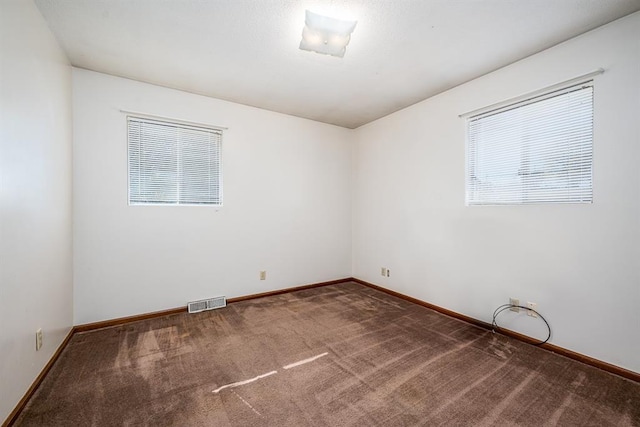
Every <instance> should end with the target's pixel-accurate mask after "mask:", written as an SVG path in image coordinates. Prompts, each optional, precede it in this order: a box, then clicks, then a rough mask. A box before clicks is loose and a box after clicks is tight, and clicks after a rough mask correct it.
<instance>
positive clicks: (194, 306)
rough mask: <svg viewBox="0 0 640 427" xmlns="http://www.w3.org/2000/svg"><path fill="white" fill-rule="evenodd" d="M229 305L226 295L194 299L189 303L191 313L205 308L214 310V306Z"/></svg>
mask: <svg viewBox="0 0 640 427" xmlns="http://www.w3.org/2000/svg"><path fill="white" fill-rule="evenodd" d="M226 306H227V299H226V298H225V297H215V298H209V299H203V300H200V301H192V302H190V303H189V313H199V312H201V311H205V310H213V309H214V308H222V307H226Z"/></svg>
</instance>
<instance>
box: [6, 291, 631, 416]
mask: <svg viewBox="0 0 640 427" xmlns="http://www.w3.org/2000/svg"><path fill="white" fill-rule="evenodd" d="M552 326H553V325H552ZM16 424H17V425H20V426H34V425H37V426H112V425H113V426H122V425H124V426H140V425H145V426H165V425H171V426H413V425H425V426H437V425H446V426H510V425H520V426H542V425H562V426H632V425H635V426H640V384H638V383H634V382H632V381H629V380H626V379H623V378H620V377H617V376H615V375H611V374H608V373H606V372H603V371H600V370H598V369H595V368H592V367H589V366H587V365H583V364H581V363H578V362H575V361H572V360H569V359H566V358H564V357H561V356H558V355H555V354H552V353H550V352H548V351H545V350H542V349H539V348H536V347H533V346H530V345H526V344H523V343H520V342H518V341H515V340H512V339H510V338H507V337H504V336H500V335H497V334H496V335H494V334H492V333H491V332H489V331H486V330H483V329H480V328H477V327H474V326H471V325H469V324H466V323H463V322H461V321H458V320H455V319H452V318H449V317H447V316H444V315H441V314H439V313H436V312H434V311H431V310H429V309H426V308H423V307H421V306H417V305H413V304H411V303H408V302H406V301H403V300H399V299H397V298H394V297H391V296H389V295H386V294H384V293H381V292H378V291H376V290H373V289H370V288H367V287H365V286H362V285H359V284H356V283H345V284H339V285H333V286H326V287H322V288H315V289H311V290H306V291H299V292H295V293H290V294H283V295H278V296H273V297H266V298H261V299H256V300H250V301H244V302H239V303H235V304H231V305H229V306H228V307H227V308H224V309H220V310H216V311H211V312H206V313H199V314H191V315H189V314H186V313H185V314H178V315H172V316H166V317H163V318H158V319H153V320H149V321H142V322H137V323H132V324H129V325H126V326H121V327H113V328H108V329H103V330H98V331H92V332H87V333H82V334H76V335H75V336H74V337H73V338H72V340H71V341H70V343H69V345H68V346H67V348H66V350H65V351H64V352H63V354H62V356H61V358H60V359H59V360H58V362H57V363H56V364H55V366H54V367H53V369H52V370H51V372H50V373H49V375H48V376H47V378H46V379H45V380H44V382H43V383H42V385H41V387H40V388H39V389H38V391H37V392H36V394H35V395H34V397H33V398H32V399H31V401H30V402H29V403H28V405H27V407H26V409H25V410H24V411H23V413H22V414H21V416H20V418H19V419H18V420H17V423H16Z"/></svg>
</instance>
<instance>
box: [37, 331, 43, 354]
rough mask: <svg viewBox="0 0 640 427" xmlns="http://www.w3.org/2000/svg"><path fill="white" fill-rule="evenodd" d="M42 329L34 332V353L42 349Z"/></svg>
mask: <svg viewBox="0 0 640 427" xmlns="http://www.w3.org/2000/svg"><path fill="white" fill-rule="evenodd" d="M42 338H43V336H42V328H40V329H38V330H37V331H36V351H38V350H40V349H41V348H42Z"/></svg>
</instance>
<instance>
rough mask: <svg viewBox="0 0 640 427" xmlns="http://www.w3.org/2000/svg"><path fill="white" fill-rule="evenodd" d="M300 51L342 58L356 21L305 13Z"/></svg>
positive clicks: (309, 12)
mask: <svg viewBox="0 0 640 427" xmlns="http://www.w3.org/2000/svg"><path fill="white" fill-rule="evenodd" d="M304 23H305V26H304V29H303V30H302V41H300V49H302V50H308V51H311V52H317V53H322V54H324V55H332V56H337V57H339V58H342V57H343V56H344V53H345V51H346V50H347V45H348V44H349V41H350V40H351V33H352V32H353V30H354V29H355V28H356V24H357V23H358V21H342V20H340V19H335V18H329V17H328V16H322V15H318V14H317V13H313V12H311V11H309V10H307V11H306V17H305V20H304Z"/></svg>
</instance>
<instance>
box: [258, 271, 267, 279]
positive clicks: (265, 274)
mask: <svg viewBox="0 0 640 427" xmlns="http://www.w3.org/2000/svg"><path fill="white" fill-rule="evenodd" d="M260 280H267V272H266V270H262V271H261V272H260Z"/></svg>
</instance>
